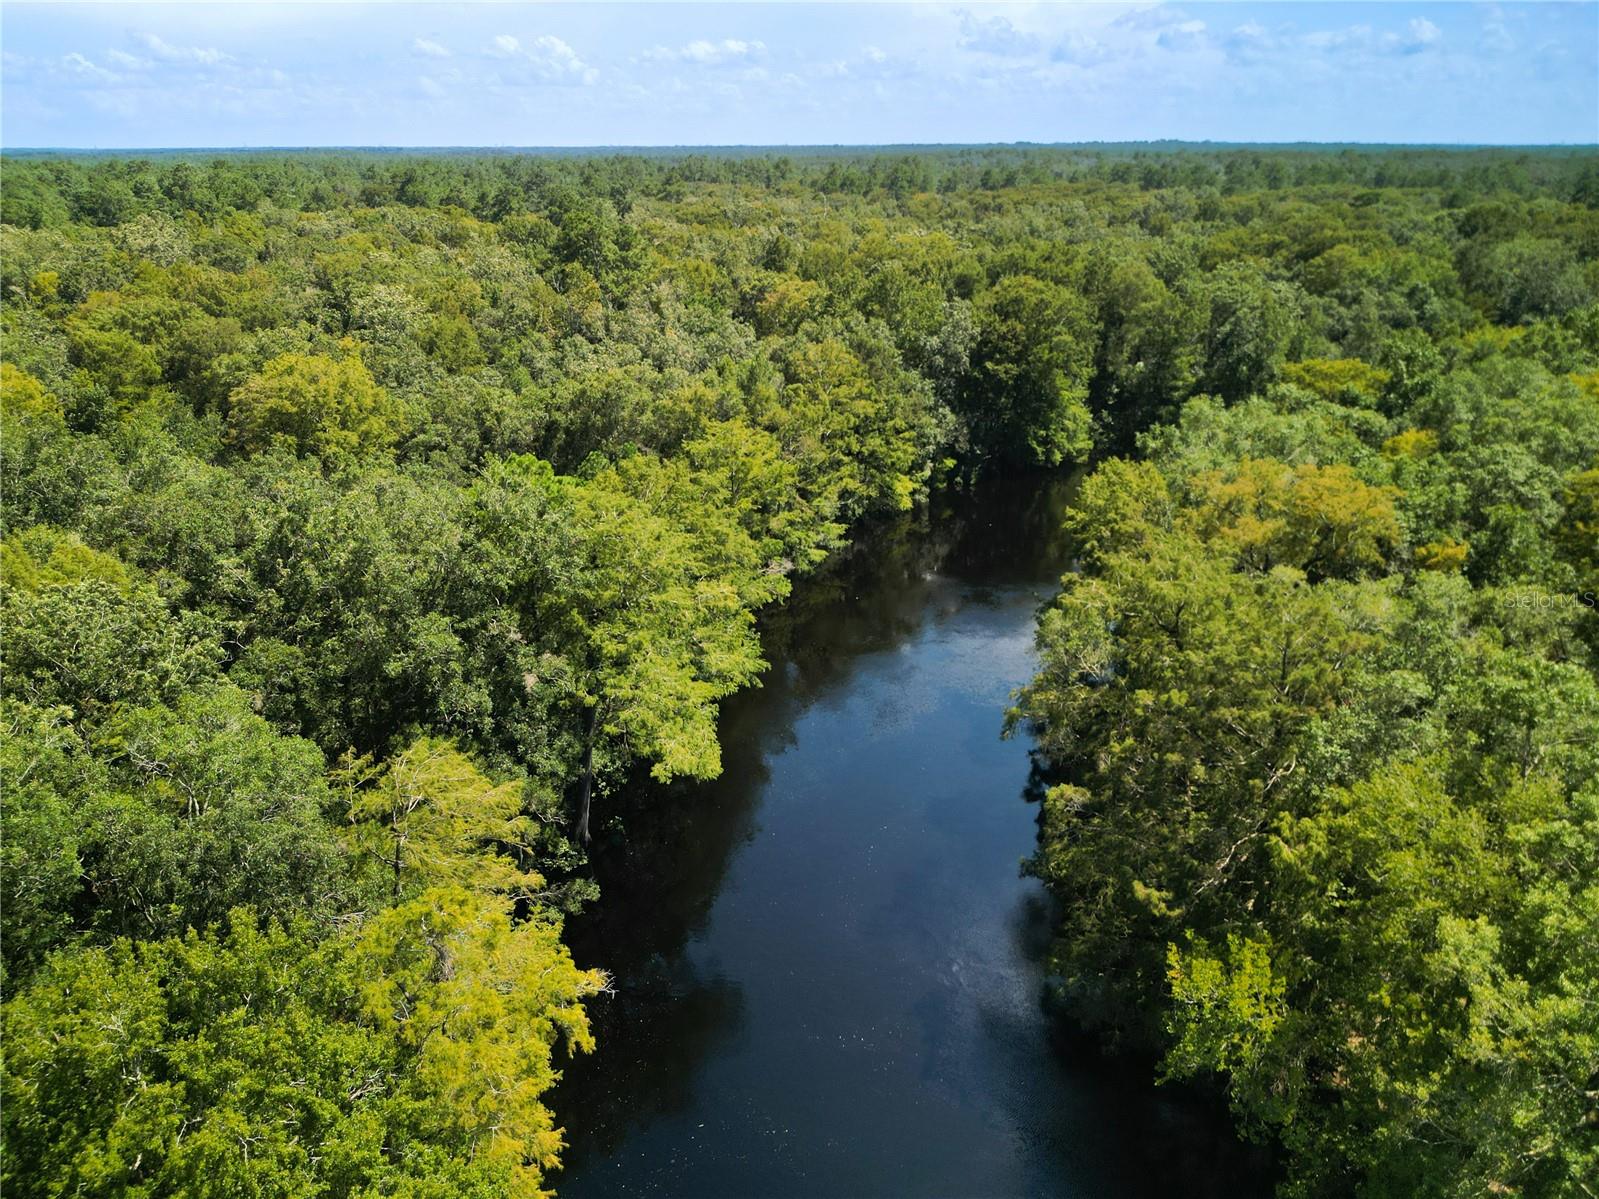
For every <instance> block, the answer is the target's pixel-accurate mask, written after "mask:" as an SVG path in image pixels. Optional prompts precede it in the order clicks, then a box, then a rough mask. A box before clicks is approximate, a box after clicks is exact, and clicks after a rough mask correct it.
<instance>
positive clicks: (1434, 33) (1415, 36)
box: [1399, 17, 1443, 54]
mask: <svg viewBox="0 0 1599 1199" xmlns="http://www.w3.org/2000/svg"><path fill="white" fill-rule="evenodd" d="M1442 40H1443V30H1441V29H1439V28H1438V26H1436V25H1434V24H1433V23H1432V22H1431V21H1429V20H1427V18H1426V17H1413V18H1411V21H1410V24H1408V25H1406V26H1405V32H1404V34H1403V35H1402V36H1401V37H1400V39H1399V48H1400V49H1401V50H1403V51H1405V52H1406V53H1412V54H1413V53H1415V52H1416V51H1418V50H1425V49H1427V48H1428V47H1429V46H1436V45H1437V44H1438V43H1439V42H1440V41H1442Z"/></svg>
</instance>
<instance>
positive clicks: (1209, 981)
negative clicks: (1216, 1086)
mask: <svg viewBox="0 0 1599 1199" xmlns="http://www.w3.org/2000/svg"><path fill="white" fill-rule="evenodd" d="M1488 215H1489V214H1487V213H1473V214H1468V215H1467V216H1466V218H1464V219H1463V228H1466V229H1468V230H1470V232H1468V234H1467V239H1466V243H1465V244H1463V245H1462V246H1460V247H1459V248H1458V251H1457V253H1458V261H1459V264H1460V276H1459V278H1460V282H1461V283H1462V284H1463V285H1464V287H1465V288H1466V290H1467V291H1469V292H1471V293H1472V294H1473V295H1474V299H1475V301H1476V302H1478V303H1479V304H1480V306H1481V307H1483V308H1485V309H1487V310H1490V311H1493V312H1494V314H1495V315H1496V316H1497V317H1498V318H1499V319H1501V320H1506V321H1512V320H1532V319H1535V318H1545V320H1546V324H1540V325H1539V326H1537V327H1536V328H1537V329H1538V332H1537V333H1536V335H1535V336H1536V341H1535V343H1533V344H1529V337H1533V336H1534V334H1533V333H1531V332H1529V331H1528V330H1526V329H1519V328H1508V329H1507V328H1503V327H1495V326H1482V325H1478V326H1476V327H1474V328H1471V329H1470V330H1469V331H1464V332H1463V333H1462V334H1461V335H1458V336H1453V337H1451V336H1447V335H1437V332H1436V330H1437V327H1436V326H1435V325H1434V324H1433V322H1434V321H1435V320H1436V319H1437V315H1438V312H1439V311H1440V309H1436V308H1430V307H1428V306H1427V305H1425V304H1423V302H1422V298H1421V296H1420V295H1419V293H1418V292H1416V291H1415V290H1412V292H1411V294H1410V295H1409V296H1408V297H1406V299H1405V301H1404V305H1405V307H1404V309H1403V310H1404V311H1405V313H1406V317H1407V319H1408V320H1412V321H1414V322H1415V326H1414V327H1412V328H1410V329H1408V330H1407V329H1404V328H1403V327H1401V328H1400V329H1397V330H1395V331H1393V332H1390V333H1388V334H1387V335H1385V336H1383V337H1382V338H1381V339H1380V340H1378V342H1377V344H1376V346H1375V347H1374V351H1375V352H1373V351H1371V350H1368V349H1367V348H1366V346H1367V345H1370V344H1371V343H1372V341H1373V340H1374V339H1371V338H1368V337H1366V336H1365V335H1360V334H1359V323H1360V322H1361V321H1364V320H1365V319H1367V318H1366V316H1365V315H1362V314H1361V313H1360V312H1356V311H1345V312H1343V313H1342V314H1338V313H1328V314H1326V319H1325V320H1324V321H1323V322H1322V323H1321V325H1320V328H1319V329H1318V328H1317V326H1316V323H1315V322H1313V321H1312V320H1309V319H1296V318H1295V317H1294V316H1293V313H1294V312H1295V311H1296V310H1297V311H1300V312H1301V313H1304V312H1305V305H1304V300H1303V297H1302V296H1296V295H1295V294H1293V292H1292V291H1291V290H1289V289H1286V288H1285V287H1284V285H1283V284H1282V282H1280V281H1274V280H1272V279H1271V278H1270V277H1269V274H1268V272H1266V271H1263V270H1262V268H1261V267H1260V266H1259V265H1258V264H1243V263H1239V264H1224V265H1223V266H1222V267H1221V268H1220V270H1218V272H1217V273H1216V275H1215V276H1214V277H1213V279H1212V280H1211V281H1210V283H1209V284H1208V294H1209V305H1210V308H1209V312H1210V326H1209V333H1208V335H1207V339H1206V343H1205V361H1206V363H1207V364H1208V365H1207V368H1206V371H1205V373H1204V374H1203V376H1202V378H1201V385H1202V386H1206V387H1208V388H1211V389H1213V390H1214V391H1216V392H1217V393H1218V394H1219V395H1220V396H1221V397H1222V398H1223V400H1231V401H1233V402H1231V403H1224V402H1221V401H1219V400H1218V399H1216V398H1213V397H1209V396H1198V397H1194V398H1192V399H1189V400H1188V401H1187V403H1186V404H1184V405H1183V406H1182V408H1181V410H1180V412H1179V413H1178V415H1177V419H1176V420H1175V421H1173V422H1172V423H1171V424H1169V425H1167V426H1164V427H1155V428H1152V429H1149V430H1148V431H1146V432H1145V433H1144V434H1143V435H1142V436H1141V437H1140V438H1139V439H1138V443H1139V446H1140V448H1141V449H1142V450H1143V452H1144V454H1145V459H1144V460H1143V461H1129V460H1125V459H1110V460H1108V461H1106V462H1105V463H1103V464H1102V465H1101V466H1100V467H1099V468H1098V469H1097V470H1096V471H1095V472H1094V473H1093V474H1092V475H1090V476H1089V477H1088V478H1087V479H1086V480H1085V481H1084V483H1083V485H1082V487H1081V489H1080V491H1079V493H1078V495H1077V498H1076V501H1075V503H1074V506H1073V511H1072V513H1071V514H1070V516H1069V517H1068V522H1067V523H1068V531H1069V533H1070V534H1071V537H1072V540H1073V543H1074V545H1075V546H1076V548H1077V551H1078V555H1079V560H1080V562H1081V565H1082V573H1080V574H1072V575H1068V576H1067V577H1066V579H1065V580H1064V583H1063V590H1062V592H1061V595H1060V596H1059V598H1058V599H1057V600H1056V601H1055V603H1054V604H1053V605H1052V606H1051V607H1050V608H1049V609H1048V610H1047V611H1046V612H1045V613H1044V614H1043V616H1042V617H1041V618H1040V622H1039V630H1038V646H1039V653H1040V659H1041V666H1040V671H1039V673H1038V675H1037V677H1036V678H1035V679H1034V680H1033V682H1032V683H1031V684H1030V685H1029V686H1028V687H1026V688H1025V689H1024V690H1023V691H1022V692H1021V693H1020V695H1019V697H1018V703H1017V707H1016V709H1015V710H1014V711H1013V713H1012V714H1011V721H1012V726H1013V727H1014V726H1016V725H1018V724H1020V723H1022V722H1026V723H1028V724H1029V725H1030V726H1031V727H1032V728H1033V729H1034V730H1035V731H1036V733H1037V735H1038V737H1039V740H1040V743H1041V747H1042V748H1043V750H1044V752H1045V754H1046V756H1047V761H1048V765H1049V774H1050V776H1051V783H1052V785H1051V786H1049V787H1048V788H1047V789H1046V790H1045V792H1044V794H1043V798H1042V811H1041V815H1040V833H1039V847H1038V852H1037V855H1036V856H1035V858H1034V859H1033V861H1032V863H1031V870H1032V871H1033V872H1034V873H1035V874H1037V875H1038V876H1039V877H1041V878H1042V879H1044V880H1045V882H1047V883H1048V884H1049V886H1050V887H1051V889H1052V890H1053V891H1055V893H1056V894H1057V895H1058V896H1059V898H1060V899H1061V900H1062V901H1063V902H1062V906H1061V911H1062V916H1061V921H1060V928H1059V936H1058V939H1057V941H1056V945H1055V951H1054V954H1053V958H1052V961H1053V966H1054V970H1055V973H1056V975H1057V978H1058V981H1059V984H1060V986H1061V988H1062V989H1063V991H1064V993H1065V994H1066V995H1067V996H1068V997H1069V998H1070V999H1071V1000H1072V1001H1073V1002H1074V1003H1075V1005H1076V1009H1077V1011H1078V1013H1079V1014H1080V1015H1081V1016H1083V1017H1085V1018H1087V1019H1090V1020H1093V1021H1096V1022H1098V1023H1100V1024H1102V1025H1104V1026H1105V1027H1106V1028H1107V1029H1108V1030H1110V1031H1112V1032H1117V1033H1120V1034H1122V1035H1124V1036H1127V1037H1130V1038H1134V1039H1138V1040H1140V1041H1143V1042H1146V1043H1148V1044H1150V1045H1153V1046H1158V1047H1159V1048H1161V1049H1163V1050H1164V1054H1165V1057H1164V1066H1163V1071H1164V1074H1165V1076H1166V1077H1169V1078H1179V1077H1195V1076H1198V1077H1213V1078H1217V1079H1219V1080H1220V1082H1221V1083H1222V1084H1223V1085H1224V1086H1225V1088H1226V1091H1227V1094H1228V1096H1229V1098H1230V1100H1231V1102H1232V1105H1233V1107H1234V1110H1235V1111H1236V1112H1237V1114H1238V1116H1239V1119H1240V1122H1241V1123H1242V1125H1243V1126H1244V1127H1245V1128H1246V1129H1247V1130H1248V1131H1250V1132H1251V1133H1253V1134H1255V1135H1257V1136H1261V1137H1266V1138H1270V1139H1272V1140H1274V1141H1276V1142H1277V1143H1278V1144H1279V1145H1280V1146H1281V1149H1282V1151H1283V1160H1284V1163H1285V1167H1286V1170H1285V1179H1284V1183H1283V1193H1285V1194H1288V1195H1295V1196H1305V1197H1319V1196H1332V1195H1346V1194H1358V1195H1369V1196H1393V1197H1396V1199H1397V1197H1398V1196H1406V1197H1407V1199H1408V1197H1414V1196H1437V1197H1438V1199H1444V1197H1445V1196H1457V1195H1490V1194H1517V1195H1527V1196H1535V1195H1536V1196H1566V1195H1570V1196H1578V1195H1583V1194H1586V1193H1588V1190H1589V1188H1590V1187H1591V1182H1592V1179H1593V1178H1594V1177H1595V1174H1596V1171H1599V1139H1596V1138H1595V1135H1594V1129H1595V1125H1596V1122H1599V1108H1596V1106H1595V1101H1594V1094H1595V1092H1594V1089H1593V1083H1594V1080H1595V1078H1596V1077H1599V1075H1596V1074H1595V1070H1596V1064H1599V1022H1596V1021H1595V1019H1594V1008H1593V1004H1594V997H1595V995H1596V994H1599V973H1596V971H1599V923H1596V922H1595V917H1594V913H1595V912H1599V857H1596V853H1595V849H1596V847H1599V828H1596V826H1595V814H1596V806H1595V805H1596V792H1595V785H1596V781H1599V723H1596V721H1599V681H1596V668H1599V659H1596V658H1595V656H1594V646H1595V644H1596V637H1595V632H1596V630H1595V627H1594V622H1593V611H1594V604H1593V600H1592V595H1593V592H1592V588H1593V587H1594V585H1595V584H1594V580H1595V577H1596V576H1595V572H1594V551H1593V547H1594V546H1595V545H1596V544H1599V541H1596V537H1595V533H1594V527H1595V526H1594V520H1593V515H1594V512H1593V509H1594V503H1593V495H1594V493H1595V486H1594V470H1593V463H1594V462H1595V460H1596V458H1595V453H1596V449H1599V447H1596V445H1595V420H1596V419H1599V407H1596V406H1595V404H1594V402H1593V401H1594V393H1593V389H1592V388H1591V387H1590V386H1589V378H1588V376H1587V375H1586V374H1585V373H1583V372H1585V371H1586V370H1587V369H1588V368H1589V365H1590V364H1591V362H1592V361H1593V350H1592V348H1580V349H1579V348H1577V347H1578V346H1579V343H1580V335H1571V336H1570V340H1566V337H1567V334H1566V333H1565V329H1566V325H1567V324H1570V325H1571V327H1572V328H1573V329H1574V328H1575V327H1576V325H1577V322H1576V321H1573V320H1571V319H1570V318H1569V317H1568V316H1560V320H1561V322H1562V323H1561V324H1559V325H1558V326H1556V325H1555V322H1553V321H1548V320H1547V318H1549V317H1551V316H1557V315H1559V314H1568V313H1570V312H1572V311H1574V310H1576V306H1577V305H1579V304H1582V303H1584V302H1586V300H1587V292H1586V286H1585V284H1583V282H1582V278H1581V275H1580V272H1578V271H1577V269H1576V267H1575V261H1576V260H1575V258H1574V256H1573V255H1574V253H1575V251H1574V250H1573V248H1572V244H1573V243H1571V242H1569V241H1566V240H1562V239H1561V238H1560V237H1558V236H1556V235H1554V234H1552V233H1549V232H1548V228H1547V227H1545V228H1544V229H1543V231H1541V232H1539V233H1538V234H1536V235H1534V234H1529V233H1525V232H1521V231H1520V230H1521V229H1522V228H1523V225H1524V222H1523V215H1524V214H1522V213H1520V212H1519V210H1517V209H1515V208H1514V207H1513V206H1512V207H1507V208H1506V209H1505V210H1504V211H1503V212H1502V213H1500V214H1498V215H1497V216H1495V217H1494V219H1493V220H1492V221H1489V220H1488ZM1501 218H1502V219H1501ZM1478 221H1481V222H1484V223H1483V224H1482V225H1481V226H1480V227H1475V226H1474V222H1478ZM1261 236H1263V237H1265V236H1267V234H1266V233H1265V232H1264V231H1263V232H1262V233H1261ZM1272 236H1275V234H1273V235H1272ZM1232 239H1233V242H1234V244H1235V245H1237V246H1244V245H1247V244H1249V239H1248V237H1247V236H1246V234H1245V231H1244V230H1241V229H1240V230H1238V231H1236V232H1235V233H1234V234H1233V235H1232ZM1290 244H1292V239H1291V238H1290ZM1213 247H1214V243H1213ZM1303 252H1304V251H1301V253H1303ZM1212 253H1215V250H1214V248H1213V249H1212ZM1311 265H1312V267H1313V268H1314V269H1313V270H1310V271H1307V272H1304V273H1303V274H1301V276H1300V278H1301V279H1302V281H1303V282H1304V283H1305V285H1306V287H1307V288H1308V290H1309V291H1310V292H1311V293H1312V294H1313V295H1317V296H1321V297H1327V296H1334V297H1338V302H1339V303H1340V304H1344V305H1345V306H1346V307H1348V308H1353V306H1355V305H1362V306H1365V305H1369V304H1370V303H1371V302H1372V301H1373V299H1374V290H1373V289H1374V288H1375V287H1377V284H1376V282H1375V280H1376V277H1377V274H1378V273H1379V271H1380V269H1381V266H1380V264H1379V263H1378V262H1376V261H1374V260H1370V259H1363V258H1362V257H1361V256H1359V255H1357V254H1355V253H1354V252H1353V251H1351V252H1348V253H1336V254H1335V253H1334V251H1333V250H1326V251H1323V252H1322V253H1320V254H1319V255H1318V256H1317V257H1315V258H1314V259H1313V260H1312V263H1311ZM1429 274H1432V275H1433V277H1434V280H1435V284H1436V281H1437V280H1440V279H1442V278H1443V276H1442V275H1441V274H1439V273H1438V272H1437V271H1430V272H1429ZM1350 278H1358V280H1359V282H1358V283H1355V284H1351V283H1350V282H1349V280H1350ZM1442 290H1445V291H1446V290H1447V288H1445V289H1442ZM1441 294H1442V291H1440V290H1433V291H1432V297H1433V299H1434V300H1438V299H1439V298H1440V296H1441ZM1307 315H1308V314H1307ZM1546 325H1547V327H1549V328H1553V327H1558V328H1559V329H1561V330H1562V332H1561V333H1560V334H1555V335H1551V334H1550V333H1549V332H1547V331H1545V329H1546ZM1340 328H1342V329H1343V330H1344V331H1343V332H1342V333H1339V332H1338V331H1339V330H1340ZM1429 328H1431V329H1434V330H1435V332H1433V333H1427V332H1423V331H1422V330H1423V329H1429ZM1329 333H1331V334H1333V335H1334V336H1335V337H1341V338H1342V345H1341V346H1338V347H1337V348H1338V349H1341V350H1342V351H1343V352H1342V353H1341V354H1339V353H1330V352H1329V351H1328V350H1326V349H1323V348H1321V347H1319V346H1317V345H1316V342H1315V338H1316V337H1318V336H1327V335H1328V334H1329ZM1557 344H1558V345H1560V346H1563V347H1570V351H1571V354H1572V358H1570V359H1566V358H1564V357H1563V355H1564V354H1565V353H1566V350H1565V349H1560V350H1553V349H1552V347H1554V346H1555V345H1557ZM1580 344H1583V345H1584V346H1585V343H1580ZM1335 345H1336V342H1335ZM1306 349H1312V350H1313V353H1314V356H1310V355H1308V354H1306V353H1305V351H1306ZM1351 350H1354V351H1356V352H1355V353H1350V352H1349V351H1351ZM1368 355H1369V356H1368ZM1545 355H1548V356H1549V357H1548V359H1547V360H1546V359H1545V357H1544V356H1545ZM1546 361H1548V362H1551V363H1554V364H1557V369H1559V370H1561V371H1563V372H1572V371H1573V370H1575V372H1576V373H1575V374H1569V373H1568V374H1566V375H1565V377H1560V376H1557V375H1555V374H1554V373H1553V371H1552V370H1551V369H1550V367H1549V366H1547V365H1545V362H1546ZM1372 362H1375V363H1377V364H1378V365H1369V364H1368V363H1372ZM1273 379H1278V380H1280V381H1279V382H1276V383H1273V382H1272V380H1273ZM1245 397H1247V398H1245Z"/></svg>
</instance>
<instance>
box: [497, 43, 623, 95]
mask: <svg viewBox="0 0 1599 1199" xmlns="http://www.w3.org/2000/svg"><path fill="white" fill-rule="evenodd" d="M493 53H495V54H496V55H498V56H499V57H501V58H516V59H520V60H522V61H524V62H527V63H529V64H530V65H531V66H532V67H533V70H534V72H535V73H537V75H538V77H539V78H540V79H543V80H545V81H546V82H548V83H582V84H591V83H594V82H595V81H597V80H598V79H599V77H600V73H599V72H598V71H597V70H595V69H594V68H593V67H591V66H589V65H588V63H586V62H584V61H583V60H582V59H581V58H579V57H578V53H577V51H576V50H574V49H572V47H571V46H569V45H567V44H566V43H565V42H564V41H562V40H561V39H560V38H558V37H556V36H554V35H553V34H548V33H542V34H540V35H539V36H538V37H536V38H534V39H533V40H532V42H530V43H529V44H528V45H526V46H524V45H522V40H521V39H520V38H517V37H513V36H512V35H511V34H509V33H502V34H499V35H498V36H497V37H495V39H494V51H493Z"/></svg>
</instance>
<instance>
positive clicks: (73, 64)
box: [61, 50, 117, 83]
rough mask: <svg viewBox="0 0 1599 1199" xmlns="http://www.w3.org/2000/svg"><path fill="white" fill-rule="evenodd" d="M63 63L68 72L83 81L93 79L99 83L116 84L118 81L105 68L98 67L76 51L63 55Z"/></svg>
mask: <svg viewBox="0 0 1599 1199" xmlns="http://www.w3.org/2000/svg"><path fill="white" fill-rule="evenodd" d="M61 63H62V65H63V66H65V67H66V68H67V70H69V71H71V72H72V73H73V74H74V75H77V76H79V77H80V78H83V79H92V80H94V81H96V82H97V83H114V82H116V80H117V76H116V75H115V74H113V73H112V72H110V71H108V70H106V69H105V68H104V67H101V66H96V65H95V64H94V63H92V62H90V61H89V60H88V59H87V58H85V57H84V56H83V55H81V54H79V53H78V52H77V51H76V50H74V51H73V52H72V53H70V54H64V55H62V56H61Z"/></svg>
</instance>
